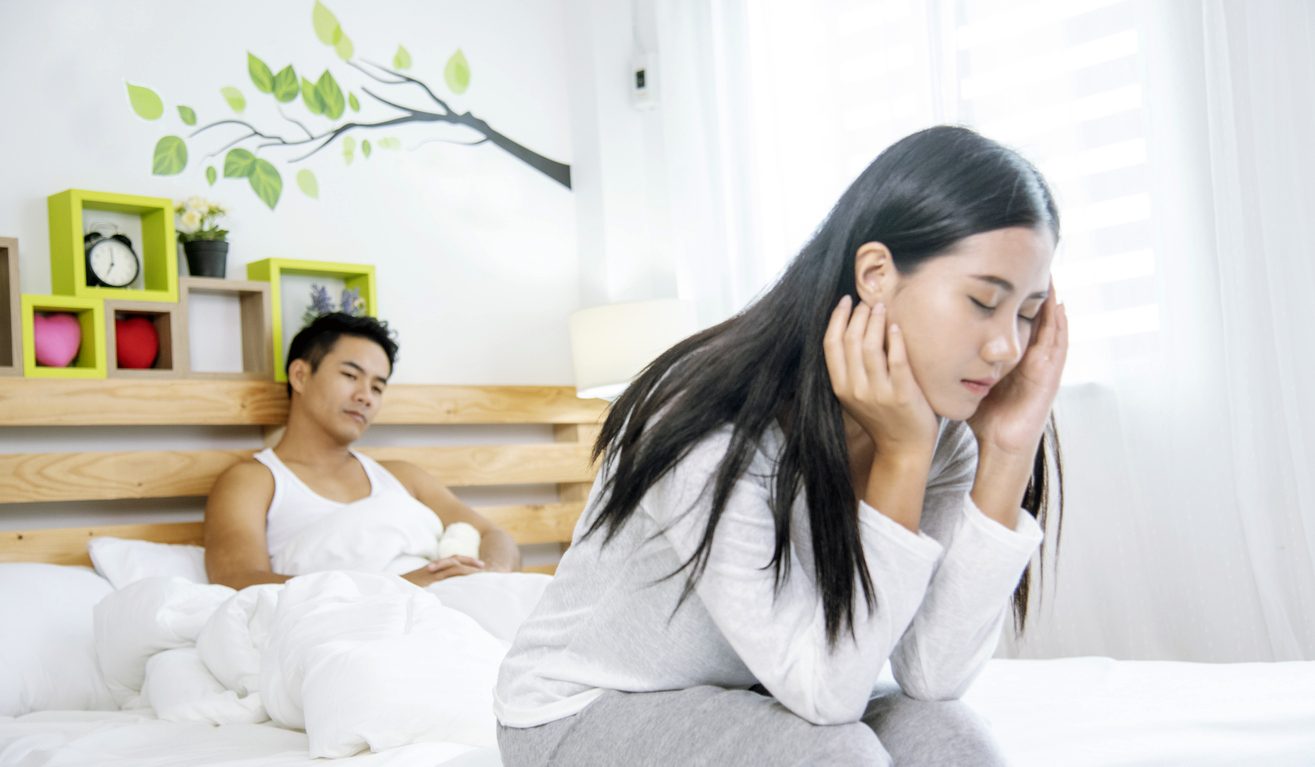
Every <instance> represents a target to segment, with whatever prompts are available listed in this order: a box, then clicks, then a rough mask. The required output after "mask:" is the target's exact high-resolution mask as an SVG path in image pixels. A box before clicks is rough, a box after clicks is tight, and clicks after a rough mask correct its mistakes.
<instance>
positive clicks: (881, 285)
mask: <svg viewBox="0 0 1315 767" xmlns="http://www.w3.org/2000/svg"><path fill="white" fill-rule="evenodd" d="M897 282H899V272H898V271H896V269H895V259H894V258H893V257H892V256H891V254H890V248H887V247H886V246H885V245H882V244H881V243H879V242H865V243H863V244H862V245H860V246H859V248H858V252H857V253H855V254H854V288H855V290H857V291H858V300H860V301H862V302H863V303H865V304H867V305H868V306H874V305H875V304H876V303H877V302H878V301H889V300H890V298H891V297H892V296H893V295H895V284H896V283H897Z"/></svg>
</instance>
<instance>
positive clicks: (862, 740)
mask: <svg viewBox="0 0 1315 767" xmlns="http://www.w3.org/2000/svg"><path fill="white" fill-rule="evenodd" d="M819 729H821V730H823V731H824V732H823V733H821V735H822V737H820V738H819V739H818V740H819V742H818V743H817V747H816V748H813V749H810V750H809V754H808V755H807V761H806V763H807V764H836V765H855V766H856V767H857V765H862V766H863V767H890V765H891V764H892V762H891V758H890V754H889V753H887V752H886V749H885V747H884V746H882V745H881V739H880V738H878V737H877V734H876V733H875V732H873V731H872V728H871V727H868V726H867V725H865V724H863V723H862V722H855V723H854V724H845V725H838V726H829V727H819Z"/></svg>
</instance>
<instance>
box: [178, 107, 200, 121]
mask: <svg viewBox="0 0 1315 767" xmlns="http://www.w3.org/2000/svg"><path fill="white" fill-rule="evenodd" d="M178 116H179V117H181V118H183V125H196V112H194V111H193V110H192V108H191V107H185V106H183V105H182V104H179V105H178Z"/></svg>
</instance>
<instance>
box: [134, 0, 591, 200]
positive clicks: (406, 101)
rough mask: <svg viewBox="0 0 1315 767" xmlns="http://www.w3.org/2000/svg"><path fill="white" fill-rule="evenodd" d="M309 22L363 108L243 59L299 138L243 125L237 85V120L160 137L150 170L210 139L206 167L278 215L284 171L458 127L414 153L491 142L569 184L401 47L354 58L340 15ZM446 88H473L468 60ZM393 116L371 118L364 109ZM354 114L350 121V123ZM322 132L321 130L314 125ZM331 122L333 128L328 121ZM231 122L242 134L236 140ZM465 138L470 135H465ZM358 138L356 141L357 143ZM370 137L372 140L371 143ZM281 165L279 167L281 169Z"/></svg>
mask: <svg viewBox="0 0 1315 767" xmlns="http://www.w3.org/2000/svg"><path fill="white" fill-rule="evenodd" d="M311 24H312V27H313V28H314V30H315V34H316V36H317V37H318V38H319V40H320V42H322V43H324V44H325V45H328V46H330V47H332V48H333V50H334V52H335V53H336V54H337V55H338V57H339V58H340V59H341V60H342V62H343V63H344V64H346V65H347V66H348V67H351V68H352V69H354V70H356V72H358V73H359V74H360V75H361V76H363V78H365V80H367V81H368V82H366V83H365V84H362V85H360V86H359V91H360V93H361V94H363V96H364V97H365V98H366V99H368V100H367V101H366V103H365V105H364V107H363V105H362V103H361V98H362V97H360V96H358V95H357V93H356V92H355V91H353V90H347V91H344V89H343V86H342V84H341V83H340V82H339V81H338V79H337V78H335V77H334V75H333V73H332V72H330V71H329V70H328V69H325V70H324V71H323V72H322V73H321V74H320V76H319V77H318V78H316V79H315V80H314V81H312V80H310V79H308V78H307V77H305V75H304V70H303V72H302V73H298V71H297V70H296V69H294V68H293V66H292V65H291V64H289V65H288V66H286V67H284V68H283V69H281V70H279V71H278V72H274V71H273V70H271V69H270V67H269V65H267V64H266V63H265V62H264V61H263V60H261V59H260V58H259V57H257V56H256V55H255V54H253V53H247V73H248V75H249V76H250V78H251V83H252V84H253V85H254V86H255V88H256V90H257V91H259V92H260V93H262V94H267V95H268V96H270V97H271V98H273V99H274V101H275V107H276V111H277V114H278V116H279V117H281V118H282V120H283V123H281V124H282V125H283V128H284V130H285V131H286V130H290V128H289V125H291V126H295V127H296V128H297V129H299V134H298V135H286V134H285V133H283V132H279V131H278V130H276V129H275V128H271V127H269V126H257V125H255V124H253V121H251V120H247V119H242V118H241V117H240V115H242V113H243V112H244V111H245V110H246V106H247V102H246V97H245V96H244V95H243V94H242V92H241V91H240V90H238V89H237V88H235V87H233V86H225V87H223V88H222V89H220V93H221V94H222V95H223V97H224V100H225V101H226V102H227V104H228V106H229V108H230V109H232V110H233V112H234V113H235V114H236V115H238V116H239V117H227V118H222V119H216V120H212V121H210V122H208V123H205V124H203V125H200V126H198V127H195V128H194V130H192V131H191V132H190V133H189V134H188V135H187V140H184V139H183V138H182V137H180V136H173V135H170V136H164V137H163V138H161V139H160V140H159V142H157V143H156V146H155V154H154V158H153V162H152V173H154V174H155V175H159V176H173V175H177V174H179V173H182V172H183V171H184V170H185V169H186V168H187V159H188V143H187V142H188V141H189V140H190V141H193V142H197V143H200V142H210V141H212V140H213V144H210V146H213V147H214V148H213V149H210V151H208V153H206V154H204V155H203V156H202V158H201V159H202V164H205V163H208V162H209V161H210V160H212V159H214V158H217V157H219V156H220V155H222V156H223V158H224V160H223V171H222V172H223V177H224V178H227V179H246V180H247V182H248V183H249V184H250V186H251V190H252V191H253V192H254V193H255V194H256V196H258V197H259V198H260V199H261V200H262V201H264V202H265V204H266V205H268V206H269V208H270V209H271V210H272V209H274V207H275V206H276V205H278V201H279V199H280V197H281V196H282V192H283V177H282V174H281V173H280V171H279V166H280V165H281V166H284V167H288V166H295V165H297V164H299V163H304V162H306V161H307V160H309V159H310V158H312V157H315V156H316V155H318V154H319V153H320V152H322V151H323V150H325V149H327V148H328V147H330V146H333V145H335V144H337V145H338V147H339V148H340V151H341V154H342V158H343V161H344V162H345V163H346V164H348V165H350V164H351V163H352V162H353V160H354V159H355V157H356V150H357V149H358V148H359V149H360V154H361V157H363V158H364V159H367V160H368V159H369V158H370V156H371V154H372V153H373V151H374V149H375V148H379V149H385V150H400V149H401V148H402V145H401V141H400V140H398V139H397V138H396V137H393V136H381V135H380V132H382V131H385V130H387V129H389V128H395V127H398V126H403V125H425V124H432V125H436V126H445V127H447V128H455V129H457V131H458V134H459V135H458V136H457V137H449V136H445V135H439V136H435V137H433V138H430V139H426V140H423V141H420V142H417V143H415V144H414V145H413V146H412V147H411V149H412V150H414V149H417V148H419V147H421V146H424V145H426V144H430V143H434V142H443V143H448V144H456V145H459V146H479V145H481V144H492V145H494V146H496V147H498V148H499V149H501V150H503V151H504V152H506V153H508V154H510V155H511V156H512V157H515V158H516V159H518V160H520V161H521V162H523V163H525V164H526V165H528V166H530V167H531V168H533V169H534V170H536V171H538V172H540V173H542V174H543V175H545V176H547V177H548V178H550V179H552V180H553V181H555V182H557V183H558V184H561V185H562V186H563V187H565V188H567V189H570V188H571V166H569V165H567V164H565V163H561V162H558V161H556V160H553V159H550V158H548V157H544V156H543V155H541V154H539V153H538V152H535V151H534V150H532V149H529V148H528V147H526V146H523V145H522V144H520V143H518V142H517V141H515V140H513V139H511V138H509V137H508V136H506V135H504V134H503V133H501V132H500V131H498V130H496V129H494V128H493V126H491V125H489V124H488V123H487V122H485V121H484V120H482V119H480V118H479V117H478V116H476V115H474V114H471V113H470V112H468V111H464V112H462V111H458V110H456V109H453V108H452V106H451V105H450V104H449V103H448V101H447V99H444V98H442V97H440V96H439V95H438V94H437V93H435V91H434V88H433V87H431V86H430V84H429V83H426V82H425V81H423V80H420V79H418V78H416V77H413V76H411V75H409V74H407V73H406V71H405V70H407V69H409V68H410V67H411V64H412V61H411V54H410V52H409V51H407V49H406V48H405V47H403V46H400V45H399V46H398V48H397V52H396V53H395V54H394V55H393V60H392V66H384V65H383V64H379V63H377V62H374V61H369V60H365V59H357V58H355V45H354V43H353V42H352V40H351V38H349V37H348V36H347V35H346V33H345V32H343V30H342V27H341V26H340V25H339V23H338V20H337V17H336V16H334V15H333V13H332V12H331V11H330V10H329V9H328V8H327V7H325V5H324V4H323V3H322V2H320V0H316V2H315V5H314V7H313V9H312V11H311ZM443 80H444V84H445V85H446V86H447V90H448V91H449V92H451V93H452V94H454V95H458V96H459V95H461V94H463V93H465V91H466V89H467V88H469V86H470V63H469V62H468V61H467V60H466V56H465V54H464V53H462V52H461V51H460V50H458V51H456V52H455V53H453V54H452V55H451V56H450V57H449V58H448V60H447V64H446V66H445V67H444V70H443ZM128 101H129V104H130V105H131V106H132V109H133V111H134V112H135V113H136V114H137V115H138V116H139V117H141V118H143V119H146V120H157V119H159V118H160V117H161V116H162V115H163V113H164V103H163V101H162V100H161V99H160V97H159V95H158V94H156V93H155V92H154V91H152V90H151V89H150V88H147V87H145V86H143V85H134V84H132V83H129V84H128ZM294 102H300V106H301V107H303V108H304V109H305V111H306V112H307V113H308V114H309V116H310V117H309V118H301V119H298V118H299V117H300V115H298V116H293V115H292V114H289V112H288V111H287V109H288V108H291V107H295V106H297V104H296V103H294ZM363 108H364V109H366V110H367V111H369V112H370V113H372V114H373V113H380V112H381V111H382V110H387V111H388V112H390V113H391V116H386V117H385V116H382V114H381V116H380V119H365V118H364V116H363V115H361V114H360V113H361V112H362V110H363ZM349 111H350V113H351V116H350V117H346V115H348V112H349ZM178 114H179V117H180V119H181V120H182V122H183V123H184V124H185V125H187V126H197V122H198V121H197V116H196V112H195V111H194V110H193V109H192V108H191V107H188V106H183V105H181V104H180V105H178ZM314 118H319V120H318V122H319V123H320V125H321V126H323V127H316V125H315V122H316V121H315V119H314ZM325 123H327V125H326V124H325ZM230 126H235V127H238V128H242V129H244V130H243V131H242V132H240V133H236V134H234V133H233V132H232V130H231V127H230ZM460 134H464V136H465V138H461V137H460ZM358 137H359V138H358ZM370 137H372V138H373V139H374V141H373V142H372V141H371V138H370ZM276 163H277V165H276ZM219 175H220V174H219V171H217V170H216V168H215V167H213V166H207V167H206V168H205V177H206V180H207V181H208V182H209V183H210V184H211V185H213V184H215V183H216V181H217V180H218V178H219ZM297 185H298V187H299V188H300V189H301V190H302V192H303V193H305V194H306V195H307V196H308V197H311V198H317V197H318V196H319V183H318V180H317V179H316V177H315V174H314V172H313V171H312V170H310V169H309V168H306V167H302V168H301V169H300V170H299V171H298V172H297Z"/></svg>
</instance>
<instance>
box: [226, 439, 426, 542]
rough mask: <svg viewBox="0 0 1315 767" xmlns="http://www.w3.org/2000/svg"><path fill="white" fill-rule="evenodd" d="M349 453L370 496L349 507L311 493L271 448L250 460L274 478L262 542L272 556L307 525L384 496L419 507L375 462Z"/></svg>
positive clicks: (403, 487)
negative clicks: (367, 483) (362, 474)
mask: <svg viewBox="0 0 1315 767" xmlns="http://www.w3.org/2000/svg"><path fill="white" fill-rule="evenodd" d="M350 452H351V454H352V457H354V458H355V459H356V460H358V461H360V462H361V467H362V468H364V469H365V476H366V477H368V478H369V480H370V494H369V495H367V496H366V497H364V498H359V499H357V500H355V501H352V502H351V503H350V504H349V503H343V502H342V501H335V500H332V499H330V498H325V497H324V496H322V495H320V494H319V493H317V492H315V491H314V490H311V489H310V486H309V485H307V484H306V483H305V482H302V481H301V478H300V477H298V476H297V475H296V473H295V472H293V471H292V469H289V468H288V466H287V464H285V463H283V461H282V460H280V459H279V457H278V455H277V454H275V452H274V449H273V448H268V447H267V448H265V449H264V450H261V451H260V452H259V453H256V454H255V455H254V456H252V457H253V458H255V459H256V460H257V461H260V462H261V463H263V464H265V466H266V467H267V468H268V469H269V470H270V473H272V474H273V475H274V498H273V499H271V500H270V502H269V512H268V513H267V514H266V516H265V540H266V546H267V548H268V549H269V551H270V554H271V556H272V555H273V553H274V552H277V551H280V550H282V549H283V547H284V546H285V545H287V543H288V542H289V541H291V540H292V539H293V538H294V537H296V535H297V533H299V532H301V531H302V530H304V529H305V528H306V526H307V525H310V524H312V523H314V522H316V521H318V520H320V519H322V518H324V517H325V516H328V515H329V514H332V513H333V512H335V511H338V510H339V509H342V508H345V507H347V506H350V505H352V504H356V503H364V502H365V501H367V500H368V501H375V500H378V499H380V498H382V497H384V496H396V497H397V502H398V503H412V504H420V502H419V501H417V500H416V499H415V497H414V496H412V495H411V493H410V492H408V491H407V489H406V487H405V486H404V485H403V484H402V483H401V481H399V480H398V479H397V477H394V476H393V475H392V473H390V472H389V471H388V470H387V469H385V468H384V467H382V466H380V465H379V464H378V463H377V462H376V461H375V460H374V459H372V458H370V457H369V456H364V455H361V454H360V453H358V452H356V451H355V450H352V451H350ZM421 506H422V508H424V509H425V510H426V511H428V507H425V506H423V504H421Z"/></svg>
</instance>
